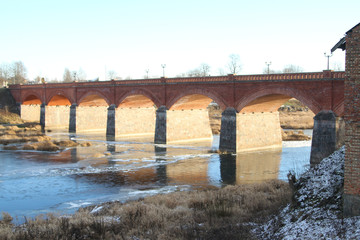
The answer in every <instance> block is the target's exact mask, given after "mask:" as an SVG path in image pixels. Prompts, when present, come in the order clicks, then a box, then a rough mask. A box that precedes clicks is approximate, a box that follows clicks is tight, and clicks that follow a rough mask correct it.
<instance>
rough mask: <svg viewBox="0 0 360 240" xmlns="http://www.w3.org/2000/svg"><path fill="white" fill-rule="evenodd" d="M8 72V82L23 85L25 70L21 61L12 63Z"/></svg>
mask: <svg viewBox="0 0 360 240" xmlns="http://www.w3.org/2000/svg"><path fill="white" fill-rule="evenodd" d="M10 72H11V77H10V79H9V80H10V82H11V83H12V84H19V83H25V81H26V73H27V70H26V67H25V65H24V63H23V62H22V61H17V62H13V63H12V64H11V68H10Z"/></svg>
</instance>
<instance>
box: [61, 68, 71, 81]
mask: <svg viewBox="0 0 360 240" xmlns="http://www.w3.org/2000/svg"><path fill="white" fill-rule="evenodd" d="M72 81H73V78H72V76H71V72H70V70H69V69H68V68H65V70H64V74H63V82H72Z"/></svg>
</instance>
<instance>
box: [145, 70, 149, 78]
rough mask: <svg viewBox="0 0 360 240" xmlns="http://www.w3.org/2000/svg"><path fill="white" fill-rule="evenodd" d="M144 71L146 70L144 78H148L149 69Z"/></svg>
mask: <svg viewBox="0 0 360 240" xmlns="http://www.w3.org/2000/svg"><path fill="white" fill-rule="evenodd" d="M145 72H146V78H149V69H146V70H145Z"/></svg>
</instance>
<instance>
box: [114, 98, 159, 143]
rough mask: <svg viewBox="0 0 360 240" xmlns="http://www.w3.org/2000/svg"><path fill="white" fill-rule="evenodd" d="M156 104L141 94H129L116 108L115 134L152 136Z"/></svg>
mask: <svg viewBox="0 0 360 240" xmlns="http://www.w3.org/2000/svg"><path fill="white" fill-rule="evenodd" d="M156 109H157V108H156V105H155V103H154V102H153V101H152V100H151V99H150V98H149V97H147V96H144V95H142V94H134V95H129V96H127V97H126V98H125V99H123V100H122V101H121V103H120V104H119V105H118V107H117V109H116V113H115V114H116V122H115V132H116V135H117V136H120V137H121V136H123V137H125V136H134V135H142V136H152V137H153V136H154V134H155V123H156Z"/></svg>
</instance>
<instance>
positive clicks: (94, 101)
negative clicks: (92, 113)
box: [79, 94, 109, 107]
mask: <svg viewBox="0 0 360 240" xmlns="http://www.w3.org/2000/svg"><path fill="white" fill-rule="evenodd" d="M79 106H82V107H85V106H87V107H90V106H99V107H100V106H103V107H104V106H109V104H108V103H107V102H106V100H105V99H104V98H103V97H101V96H99V95H96V94H91V95H87V96H86V97H84V98H83V99H81V100H80V102H79Z"/></svg>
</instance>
